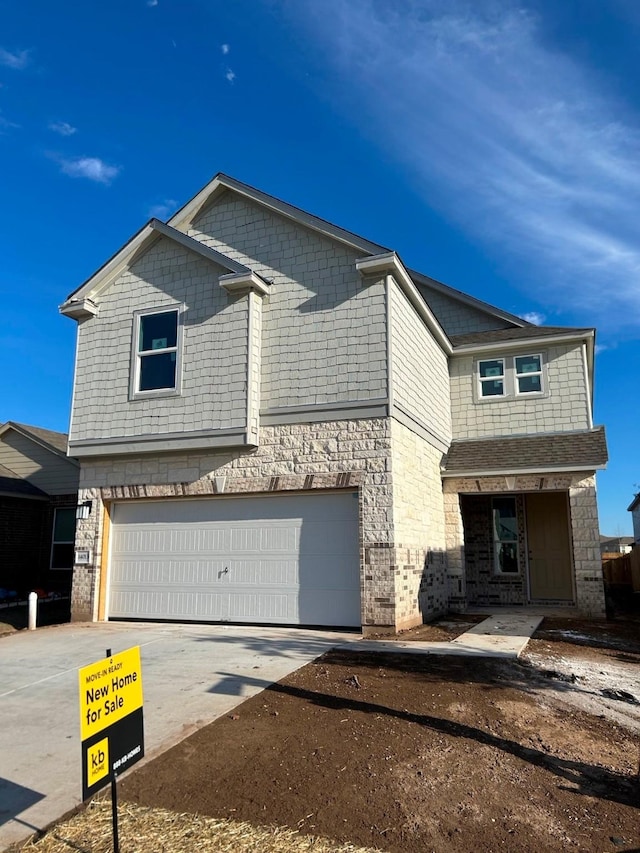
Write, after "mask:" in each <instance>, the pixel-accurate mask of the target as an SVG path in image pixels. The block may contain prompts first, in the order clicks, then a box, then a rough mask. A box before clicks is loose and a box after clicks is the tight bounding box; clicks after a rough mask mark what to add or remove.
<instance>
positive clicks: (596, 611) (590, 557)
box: [569, 476, 605, 616]
mask: <svg viewBox="0 0 640 853" xmlns="http://www.w3.org/2000/svg"><path fill="white" fill-rule="evenodd" d="M569 507H570V511H571V535H572V538H573V560H574V565H575V577H576V605H577V607H578V609H579V610H580V611H581V612H582V613H584V614H585V615H588V616H604V615H605V601H604V581H603V578H602V561H601V559H600V542H599V540H598V530H599V527H598V507H597V504H596V482H595V476H592V477H586V478H585V479H583V480H580V481H579V482H577V483H574V484H572V485H571V488H570V489H569Z"/></svg>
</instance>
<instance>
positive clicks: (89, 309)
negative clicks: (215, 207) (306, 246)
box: [60, 173, 527, 326]
mask: <svg viewBox="0 0 640 853" xmlns="http://www.w3.org/2000/svg"><path fill="white" fill-rule="evenodd" d="M227 191H231V192H235V193H238V194H239V195H241V196H244V197H245V198H248V199H250V200H251V201H253V202H254V203H256V204H259V205H261V206H263V207H266V208H268V209H269V210H272V211H274V212H276V213H278V214H279V215H280V216H283V217H285V218H287V219H291V220H294V221H295V222H297V223H299V224H301V225H303V226H305V227H306V228H309V229H311V230H313V231H316V232H318V233H320V234H323V235H324V236H326V237H329V238H331V239H333V240H337V241H338V242H341V243H343V244H345V245H347V246H350V247H351V248H354V249H357V250H358V251H360V252H363V253H364V254H366V255H374V256H375V255H381V254H385V253H387V252H390V251H391V250H390V249H388V248H387V247H386V246H381V245H380V244H378V243H372V242H371V241H370V240H367V239H366V238H364V237H360V236H358V235H357V234H354V233H353V232H352V231H347V230H346V229H344V228H340V227H339V226H337V225H333V224H332V223H331V222H328V221H327V220H325V219H321V218H320V217H318V216H314V215H313V214H311V213H307V212H306V211H304V210H302V209H301V208H299V207H295V206H294V205H292V204H289V203H288V202H285V201H282V200H281V199H278V198H276V197H275V196H272V195H269V194H268V193H264V192H262V191H261V190H258V189H255V188H254V187H251V186H249V185H248V184H244V183H242V182H241V181H238V180H236V179H235V178H231V177H229V176H228V175H224V174H222V173H218V174H217V175H216V176H215V177H214V178H212V180H211V181H209V183H208V184H206V186H204V187H203V188H202V189H201V190H200V191H199V192H198V193H196V195H195V196H194V197H193V198H192V199H191V200H190V201H188V202H187V203H186V204H185V205H183V207H181V208H180V210H178V211H177V213H175V214H174V215H173V216H172V217H171V218H170V219H169V220H168V222H167V223H166V224H163V223H161V222H160V221H159V220H157V219H152V220H150V221H149V222H148V223H147V224H146V225H145V226H143V228H141V229H140V231H138V232H137V233H136V234H134V235H133V237H132V238H131V239H130V240H129V241H128V242H127V243H125V245H124V246H122V247H121V248H120V249H119V250H118V251H117V252H116V253H115V254H114V255H113V256H112V257H111V258H110V259H109V260H108V261H107V262H106V263H105V264H103V265H102V266H101V267H100V268H99V269H98V270H97V271H96V272H95V273H94V274H93V275H91V276H90V277H89V278H88V279H87V280H86V281H85V282H84V283H83V284H81V285H80V286H79V287H78V288H76V289H75V290H74V291H73V292H72V293H70V294H69V296H68V297H67V299H66V301H65V302H64V303H63V305H62V306H61V307H60V310H61V312H62V313H64V314H67V316H70V317H74V318H75V319H81V318H84V317H87V316H90V315H92V314H95V313H96V310H97V309H96V306H95V305H94V304H92V303H93V300H94V298H95V297H96V296H98V295H99V294H100V293H102V292H103V291H104V290H105V289H106V288H107V287H108V286H109V285H110V284H111V282H112V281H114V280H115V278H116V277H117V276H118V275H119V274H120V272H121V271H122V270H123V269H124V268H125V267H126V265H127V263H129V262H130V261H131V259H132V258H134V257H136V256H137V253H138V252H139V251H141V250H143V249H144V248H145V246H146V245H148V243H149V242H150V241H151V240H153V239H154V238H157V236H158V234H162V235H163V236H165V237H168V238H169V239H173V240H175V241H176V242H179V243H181V244H182V245H183V246H185V247H186V248H188V249H191V250H192V251H199V252H200V253H201V254H203V255H205V256H206V257H208V258H209V260H213V261H215V262H217V263H219V264H222V265H223V266H226V267H227V268H228V269H231V270H232V272H240V270H238V269H235V268H233V267H232V266H231V265H232V264H236V266H239V265H237V262H234V261H232V260H231V259H229V258H227V257H226V256H224V255H221V254H220V253H217V252H215V251H214V250H213V249H209V247H207V246H205V245H204V244H202V243H200V241H198V240H196V239H195V238H193V237H188V236H187V234H186V233H185V232H187V231H188V230H189V228H190V226H191V224H192V222H193V221H194V219H195V218H196V217H197V216H198V214H199V213H200V212H201V211H202V210H203V208H205V207H206V206H207V205H208V204H210V203H211V202H212V199H213V198H214V196H216V195H217V194H220V193H222V192H227ZM198 247H200V248H198ZM214 255H217V257H214ZM242 271H246V268H243V270H242ZM409 275H410V276H411V277H412V278H413V279H414V281H415V283H416V284H422V285H427V286H429V287H433V288H435V289H436V290H439V291H440V292H442V293H445V294H447V295H449V296H451V297H452V298H454V299H456V300H458V301H462V302H466V303H468V304H471V305H474V306H475V307H476V308H479V309H480V310H482V311H485V312H487V313H489V314H491V315H494V316H496V317H498V318H500V319H501V320H506V321H507V322H510V323H513V324H514V325H516V326H525V325H526V322H527V321H526V320H523V319H522V318H520V317H516V316H515V315H514V314H509V313H508V312H505V311H502V310H501V309H499V308H497V307H495V306H493V305H490V304H489V303H488V302H482V301H481V300H479V299H476V298H475V297H472V296H470V295H468V294H465V293H463V292H462V291H459V290H456V289H455V288H453V287H449V285H446V284H443V283H442V282H438V281H436V280H435V279H432V278H429V277H428V276H424V275H422V274H421V273H418V272H414V271H413V270H411V271H410V272H409ZM421 297H422V299H424V301H425V302H427V300H426V299H425V297H424V294H421Z"/></svg>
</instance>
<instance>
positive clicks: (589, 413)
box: [582, 343, 593, 429]
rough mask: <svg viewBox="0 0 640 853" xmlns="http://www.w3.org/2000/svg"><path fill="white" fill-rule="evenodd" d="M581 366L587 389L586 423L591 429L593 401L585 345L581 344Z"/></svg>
mask: <svg viewBox="0 0 640 853" xmlns="http://www.w3.org/2000/svg"><path fill="white" fill-rule="evenodd" d="M582 366H583V368H584V384H585V387H586V389H587V423H588V425H589V429H593V401H592V399H591V382H590V380H589V368H588V366H587V345H586V343H583V344H582Z"/></svg>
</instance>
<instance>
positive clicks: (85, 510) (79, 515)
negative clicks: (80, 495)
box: [76, 501, 93, 521]
mask: <svg viewBox="0 0 640 853" xmlns="http://www.w3.org/2000/svg"><path fill="white" fill-rule="evenodd" d="M92 506H93V501H84V502H83V503H81V504H78V506H77V507H76V519H77V520H78V521H81V520H82V519H84V518H89V516H90V515H91V507H92Z"/></svg>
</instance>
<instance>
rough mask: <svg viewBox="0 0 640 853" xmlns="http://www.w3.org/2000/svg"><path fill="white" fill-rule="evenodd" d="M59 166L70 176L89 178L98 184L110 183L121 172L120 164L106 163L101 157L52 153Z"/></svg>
mask: <svg viewBox="0 0 640 853" xmlns="http://www.w3.org/2000/svg"><path fill="white" fill-rule="evenodd" d="M50 156H51V158H52V159H53V160H55V161H56V162H57V163H58V164H59V166H60V171H61V172H63V174H65V175H69V177H70V178H87V179H88V180H89V181H95V182H96V183H98V184H110V183H111V182H112V181H113V179H114V178H115V177H117V176H118V174H119V173H120V168H121V167H120V166H114V165H112V164H110V163H105V161H104V160H101V159H100V158H99V157H72V158H68V157H61V156H59V155H56V154H52V155H50Z"/></svg>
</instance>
